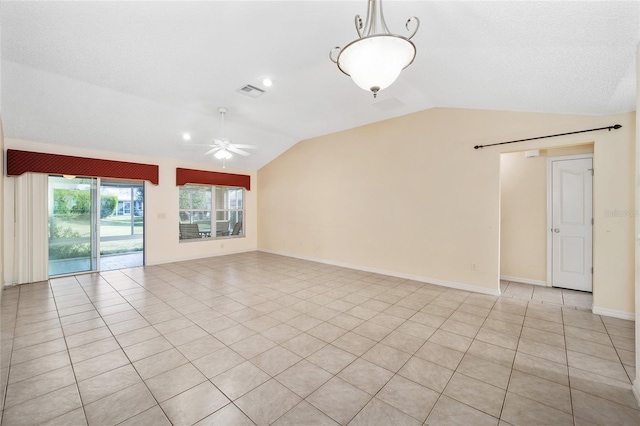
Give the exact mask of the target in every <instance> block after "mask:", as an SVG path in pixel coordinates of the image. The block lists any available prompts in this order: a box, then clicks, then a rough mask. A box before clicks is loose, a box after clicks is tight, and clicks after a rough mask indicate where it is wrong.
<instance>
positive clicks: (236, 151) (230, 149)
mask: <svg viewBox="0 0 640 426" xmlns="http://www.w3.org/2000/svg"><path fill="white" fill-rule="evenodd" d="M227 151H231V152H235V153H236V154H240V155H243V156H245V157H246V156H247V155H249V153H248V152H247V151H243V150H241V149H238V148H236V147H235V145H234V146H229V147H227Z"/></svg>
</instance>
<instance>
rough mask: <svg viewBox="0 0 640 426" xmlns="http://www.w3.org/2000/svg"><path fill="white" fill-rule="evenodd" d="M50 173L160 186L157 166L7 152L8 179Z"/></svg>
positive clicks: (67, 156)
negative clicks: (30, 174)
mask: <svg viewBox="0 0 640 426" xmlns="http://www.w3.org/2000/svg"><path fill="white" fill-rule="evenodd" d="M27 172H31V173H47V174H55V175H73V176H88V177H103V178H117V179H133V180H148V181H149V182H151V183H153V184H155V185H157V184H158V181H159V179H158V166H157V165H153V164H141V163H129V162H126V161H113V160H100V159H98V158H88V157H73V156H70V155H58V154H45V153H43V152H31V151H18V150H15V149H9V150H7V176H19V175H21V174H23V173H27Z"/></svg>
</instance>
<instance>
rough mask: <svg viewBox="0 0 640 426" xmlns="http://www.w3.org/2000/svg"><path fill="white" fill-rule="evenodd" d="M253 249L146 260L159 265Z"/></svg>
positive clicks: (247, 251)
mask: <svg viewBox="0 0 640 426" xmlns="http://www.w3.org/2000/svg"><path fill="white" fill-rule="evenodd" d="M252 251H257V249H255V248H248V249H243V250H225V251H224V252H220V253H207V254H203V255H197V256H184V257H172V258H169V259H155V260H152V261H147V262H145V266H157V265H164V264H165V263H175V262H185V261H188V260H198V259H206V258H208V257H218V256H227V255H231V254H239V253H250V252H252Z"/></svg>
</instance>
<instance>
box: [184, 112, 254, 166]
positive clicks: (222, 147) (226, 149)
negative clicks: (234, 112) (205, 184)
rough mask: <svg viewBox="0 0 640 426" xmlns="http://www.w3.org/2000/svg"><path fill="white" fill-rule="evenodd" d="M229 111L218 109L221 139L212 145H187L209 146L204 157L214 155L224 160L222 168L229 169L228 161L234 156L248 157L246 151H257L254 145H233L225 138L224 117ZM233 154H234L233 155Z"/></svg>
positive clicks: (215, 140) (217, 139) (214, 141)
mask: <svg viewBox="0 0 640 426" xmlns="http://www.w3.org/2000/svg"><path fill="white" fill-rule="evenodd" d="M228 111H229V110H228V109H227V108H224V107H220V108H218V112H219V113H220V137H219V138H216V139H214V140H213V143H210V144H186V145H187V146H208V147H210V148H211V149H210V150H209V151H207V152H205V153H204V155H209V154H213V156H214V157H216V158H217V159H218V160H222V168H223V169H226V168H227V160H228V159H230V158H231V157H233V154H238V155H242V156H243V157H246V156H248V155H249V153H248V152H247V151H244V149H255V148H257V147H256V146H254V145H245V144H237V143H232V142H231V140H230V139H227V138H225V137H224V116H225V114H226V113H227V112H228ZM232 153H233V154H232Z"/></svg>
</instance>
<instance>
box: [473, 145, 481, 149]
mask: <svg viewBox="0 0 640 426" xmlns="http://www.w3.org/2000/svg"><path fill="white" fill-rule="evenodd" d="M478 148H482V145H476V146H474V147H473V149H478Z"/></svg>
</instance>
